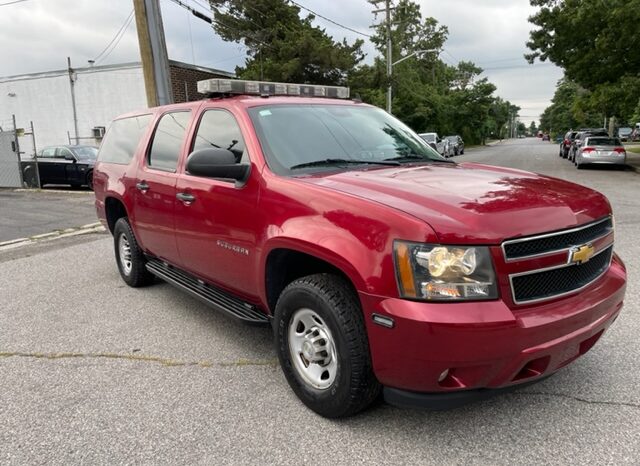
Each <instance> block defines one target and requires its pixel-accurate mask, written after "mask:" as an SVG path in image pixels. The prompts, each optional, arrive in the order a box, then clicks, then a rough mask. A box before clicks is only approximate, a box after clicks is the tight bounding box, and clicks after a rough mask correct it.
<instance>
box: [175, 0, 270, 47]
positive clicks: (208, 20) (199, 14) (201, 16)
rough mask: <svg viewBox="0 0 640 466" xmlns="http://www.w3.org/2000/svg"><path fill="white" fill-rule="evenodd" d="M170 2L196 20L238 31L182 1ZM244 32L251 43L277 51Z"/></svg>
mask: <svg viewBox="0 0 640 466" xmlns="http://www.w3.org/2000/svg"><path fill="white" fill-rule="evenodd" d="M170 1H171V2H173V3H175V4H176V5H179V6H181V7H182V8H184V9H186V10H189V11H190V12H191V13H192V14H193V15H194V16H195V17H196V18H198V19H201V20H202V21H204V22H206V23H209V24H217V25H218V26H220V27H223V28H227V29H229V30H232V31H237V28H234V27H233V26H230V25H228V24H224V23H222V22H221V21H220V20H217V19H215V18H212V17H210V16H207V15H205V14H204V13H202V12H201V11H199V10H196V9H194V8H191V7H190V6H189V5H187V4H185V3H184V2H182V1H180V0H170ZM235 19H239V18H235ZM244 32H245V34H247V36H248V37H249V39H250V40H251V41H253V42H256V43H257V44H260V45H262V46H264V47H267V48H268V49H271V50H275V48H274V47H272V46H271V45H269V44H266V43H264V42H263V41H261V40H259V39H257V38H256V37H255V36H251V35H249V33H248V32H247V31H244Z"/></svg>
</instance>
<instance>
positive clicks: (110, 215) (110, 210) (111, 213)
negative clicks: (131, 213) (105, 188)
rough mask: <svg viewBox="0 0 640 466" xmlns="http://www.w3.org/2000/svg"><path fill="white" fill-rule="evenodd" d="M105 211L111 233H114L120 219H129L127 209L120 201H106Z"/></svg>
mask: <svg viewBox="0 0 640 466" xmlns="http://www.w3.org/2000/svg"><path fill="white" fill-rule="evenodd" d="M104 209H105V212H106V214H107V225H109V231H110V232H111V233H113V229H114V228H115V225H116V222H117V221H118V219H119V218H122V217H128V215H127V209H125V207H124V204H123V203H122V202H120V201H119V200H118V199H115V198H113V197H108V198H106V199H105V201H104Z"/></svg>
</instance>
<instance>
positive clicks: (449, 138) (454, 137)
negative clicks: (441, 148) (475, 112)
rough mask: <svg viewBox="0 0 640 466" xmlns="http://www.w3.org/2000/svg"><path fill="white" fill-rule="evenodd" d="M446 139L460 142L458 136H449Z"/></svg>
mask: <svg viewBox="0 0 640 466" xmlns="http://www.w3.org/2000/svg"><path fill="white" fill-rule="evenodd" d="M446 139H448V140H449V141H451V142H458V136H447V137H446Z"/></svg>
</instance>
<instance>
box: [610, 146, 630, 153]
mask: <svg viewBox="0 0 640 466" xmlns="http://www.w3.org/2000/svg"><path fill="white" fill-rule="evenodd" d="M613 151H614V152H617V153H618V154H626V153H627V151H626V150H624V147H616V148H615V149H613Z"/></svg>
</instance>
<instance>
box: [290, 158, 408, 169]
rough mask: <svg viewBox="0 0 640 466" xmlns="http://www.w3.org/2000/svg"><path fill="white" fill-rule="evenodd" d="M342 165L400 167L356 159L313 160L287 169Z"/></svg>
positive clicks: (391, 162) (384, 162)
mask: <svg viewBox="0 0 640 466" xmlns="http://www.w3.org/2000/svg"><path fill="white" fill-rule="evenodd" d="M344 164H356V165H363V164H368V165H388V166H397V165H400V162H397V161H395V160H356V159H332V158H329V159H322V160H314V161H313V162H305V163H299V164H298V165H294V166H293V167H289V169H290V170H296V169H298V168H307V167H322V166H325V165H344Z"/></svg>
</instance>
